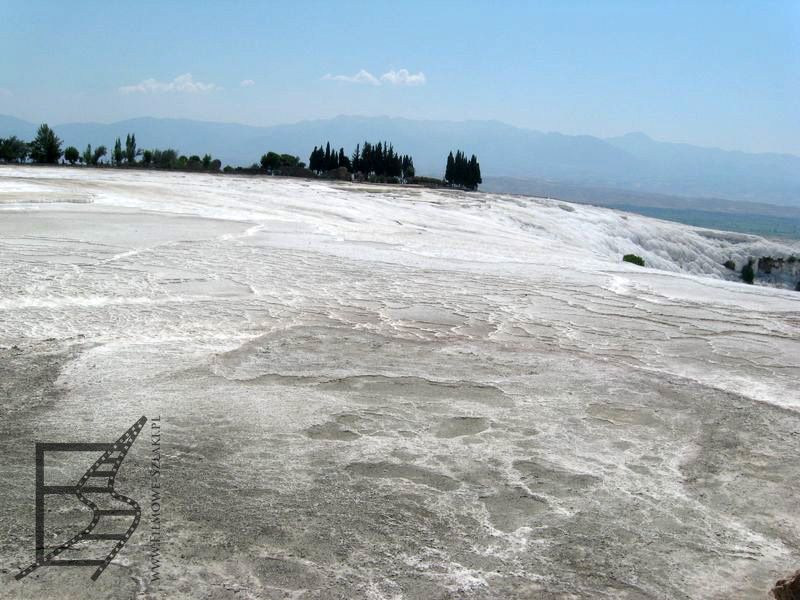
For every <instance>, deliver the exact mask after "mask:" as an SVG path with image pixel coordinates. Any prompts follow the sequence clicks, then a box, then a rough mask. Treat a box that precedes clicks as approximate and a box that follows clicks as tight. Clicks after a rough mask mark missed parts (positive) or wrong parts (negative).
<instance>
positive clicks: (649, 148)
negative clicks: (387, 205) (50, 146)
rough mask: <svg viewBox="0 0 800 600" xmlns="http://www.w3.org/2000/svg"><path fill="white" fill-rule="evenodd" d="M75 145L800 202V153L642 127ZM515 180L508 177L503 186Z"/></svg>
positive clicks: (442, 125) (78, 127)
mask: <svg viewBox="0 0 800 600" xmlns="http://www.w3.org/2000/svg"><path fill="white" fill-rule="evenodd" d="M50 125H51V126H53V127H54V129H55V130H56V133H57V134H58V135H59V136H60V137H61V138H62V139H63V140H64V142H65V143H66V144H69V145H74V146H77V147H78V148H79V149H83V148H84V147H85V146H86V144H88V143H91V144H92V145H93V146H97V145H99V144H105V145H106V146H108V147H111V146H112V145H113V143H114V140H115V138H117V137H122V138H123V139H124V137H125V135H126V134H127V133H129V132H132V133H135V134H136V139H137V142H138V144H139V147H140V148H155V147H159V148H165V147H173V148H177V149H178V150H179V151H180V152H181V153H183V154H187V155H189V154H204V153H206V152H209V153H210V154H212V155H213V156H215V157H217V158H219V159H220V160H222V162H223V164H231V165H249V164H252V163H253V162H258V160H259V158H260V156H261V155H262V154H264V153H265V152H266V151H267V150H275V151H278V152H288V153H291V154H297V155H299V156H300V157H301V158H302V159H303V160H306V161H307V160H308V155H309V153H310V151H311V149H312V148H313V147H314V146H315V145H318V144H320V143H324V142H326V141H327V140H330V141H331V143H332V144H334V145H335V146H336V147H337V148H338V147H339V146H344V148H345V150H346V151H347V152H348V153H350V152H352V150H353V149H354V147H355V145H356V143H358V142H363V141H364V140H365V139H367V140H371V141H376V140H391V141H392V142H393V143H394V146H395V149H396V150H398V151H399V152H401V153H404V154H411V155H412V156H413V157H414V163H415V165H416V167H417V172H418V173H419V174H425V175H433V176H437V177H440V176H441V175H442V172H443V170H444V164H445V158H446V156H447V153H448V151H449V150H451V149H456V148H462V149H464V150H465V151H466V152H468V153H476V154H477V155H478V157H479V159H480V163H481V169H482V172H483V175H484V179H485V180H486V185H485V186H484V188H485V189H488V188H494V189H502V188H504V187H507V185H508V184H507V182H508V181H509V180H510V179H509V178H513V180H514V185H513V187H514V191H516V192H519V193H524V192H525V191H526V185H525V182H526V181H527V180H537V181H538V183H537V184H536V185H534V186H532V187H531V191H535V190H536V189H540V188H541V186H542V182H548V184H549V185H553V184H554V183H555V184H568V185H570V186H584V187H592V188H595V189H597V188H602V189H604V190H615V189H620V190H626V191H628V192H637V193H642V192H652V193H658V194H667V195H677V196H685V197H693V198H695V201H694V206H695V207H696V208H703V206H702V205H703V200H702V198H704V197H705V198H709V197H711V198H725V199H729V200H740V201H742V200H743V201H750V202H757V203H771V204H781V205H785V206H800V157H797V156H792V155H787V154H750V153H745V152H735V151H726V150H720V149H716V148H702V147H698V146H691V145H688V144H675V143H668V142H659V141H656V140H653V139H652V138H650V137H648V136H647V135H645V134H643V133H629V134H627V135H624V136H621V137H614V138H605V139H602V138H598V137H593V136H589V135H577V136H574V135H563V134H560V133H543V132H540V131H534V130H530V129H522V128H519V127H514V126H511V125H508V124H505V123H501V122H499V121H462V122H456V121H422V120H410V119H401V118H390V117H357V116H339V117H335V118H332V119H322V120H312V121H302V122H299V123H292V124H287V125H276V126H271V127H255V126H250V125H241V124H235V123H214V122H205V121H192V120H187V119H156V118H150V117H144V118H137V119H129V120H126V121H119V122H116V123H108V124H105V123H65V124H57V123H56V124H54V123H50ZM36 127H37V124H34V123H29V122H27V121H23V120H20V119H16V118H14V117H9V116H2V115H0V137H3V136H8V135H17V136H19V137H22V138H25V139H30V138H31V137H33V135H34V133H35V130H36ZM504 181H505V182H506V183H503V182H504Z"/></svg>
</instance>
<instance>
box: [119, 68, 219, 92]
mask: <svg viewBox="0 0 800 600" xmlns="http://www.w3.org/2000/svg"><path fill="white" fill-rule="evenodd" d="M220 89H222V88H221V87H219V86H218V85H216V84H213V83H203V82H201V81H195V80H194V79H193V78H192V74H191V73H184V74H183V75H178V76H177V77H176V78H175V79H173V80H172V81H169V82H164V81H158V80H156V79H145V80H144V81H140V82H139V83H137V84H135V85H123V86H122V87H121V88H119V91H120V92H121V93H123V94H151V93H152V94H155V93H162V92H185V93H187V94H202V93H205V92H213V91H215V90H220Z"/></svg>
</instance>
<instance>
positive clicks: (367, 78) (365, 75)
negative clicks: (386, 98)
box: [323, 69, 381, 85]
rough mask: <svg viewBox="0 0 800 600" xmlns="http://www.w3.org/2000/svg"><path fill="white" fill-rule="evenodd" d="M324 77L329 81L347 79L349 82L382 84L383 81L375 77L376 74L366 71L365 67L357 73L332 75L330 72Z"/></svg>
mask: <svg viewBox="0 0 800 600" xmlns="http://www.w3.org/2000/svg"><path fill="white" fill-rule="evenodd" d="M323 79H326V80H328V81H345V82H347V83H368V84H370V85H380V84H381V82H380V81H378V78H377V77H375V75H373V74H372V73H370V72H369V71H365V70H364V69H361V70H360V71H359V72H358V73H356V74H355V75H331V74H330V73H328V74H327V75H325V77H323Z"/></svg>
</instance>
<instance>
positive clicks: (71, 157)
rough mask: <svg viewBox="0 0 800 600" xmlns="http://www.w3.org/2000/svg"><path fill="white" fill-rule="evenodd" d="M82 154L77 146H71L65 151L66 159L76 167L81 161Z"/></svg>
mask: <svg viewBox="0 0 800 600" xmlns="http://www.w3.org/2000/svg"><path fill="white" fill-rule="evenodd" d="M80 157H81V153H80V152H79V151H78V149H77V148H76V147H75V146H69V147H68V148H67V149H66V150H64V159H65V160H66V161H67V162H68V163H69V164H71V165H74V164H75V163H76V162H78V159H80Z"/></svg>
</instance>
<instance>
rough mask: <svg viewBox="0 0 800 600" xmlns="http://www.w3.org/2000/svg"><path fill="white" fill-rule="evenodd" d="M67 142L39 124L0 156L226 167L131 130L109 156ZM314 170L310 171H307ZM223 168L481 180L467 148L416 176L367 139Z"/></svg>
mask: <svg viewBox="0 0 800 600" xmlns="http://www.w3.org/2000/svg"><path fill="white" fill-rule="evenodd" d="M62 144H63V142H62V141H61V139H60V138H59V137H58V136H57V135H56V134H55V132H54V131H53V130H52V129H51V128H50V127H49V126H48V125H47V124H46V123H44V124H42V125H41V126H39V129H38V130H37V132H36V137H35V138H34V139H33V140H32V141H30V142H25V141H24V140H20V139H19V138H17V137H16V136H11V137H9V138H5V139H2V138H0V161H2V162H7V163H22V162H26V161H28V160H29V159H30V160H31V161H33V162H35V163H41V164H57V163H59V162H60V161H61V159H62V157H63V159H64V161H66V162H68V163H69V164H71V165H75V164H85V165H93V166H98V165H105V164H107V163H106V160H105V159H106V157H108V164H111V165H112V166H116V167H135V166H139V167H145V168H157V169H184V170H191V171H211V172H218V171H220V169H221V168H222V163H221V161H220V160H219V159H215V158H213V157H212V156H211V155H210V154H205V155H204V156H202V157H200V156H199V155H196V154H193V155H191V156H185V155H181V154H179V153H178V151H177V150H175V149H173V148H167V149H164V150H161V149H157V148H155V149H152V150H142V149H140V148H139V147H138V146H137V143H136V135H135V134H133V133H129V134H128V135H127V136H126V137H125V142H124V145H123V141H122V139H121V138H117V139H116V140H115V142H114V146H113V148H112V150H111V153H110V155H109V152H108V148H106V147H105V146H103V145H100V146H97V147H96V148H92V145H91V144H88V145H87V146H86V148H85V149H84V150H83V152H80V151H79V150H78V149H77V148H75V147H74V146H68V147H67V148H65V149H64V150H63V151H62V149H61V148H62ZM309 169H310V170H309ZM224 171H225V172H226V173H228V172H246V173H257V172H259V171H267V172H269V173H272V174H282V175H294V176H313V175H314V174H316V175H317V176H321V175H328V176H330V175H329V174H330V173H331V172H335V171H338V173H336V174H335V176H337V177H340V178H341V177H342V175H343V174H346V175H347V178H348V179H349V178H351V177H354V178H356V179H367V180H370V181H378V182H386V183H395V182H404V183H405V182H415V183H421V184H423V185H434V186H436V185H441V184H442V183H444V184H446V185H449V186H451V187H461V188H464V189H468V190H474V189H477V187H478V185H479V184H481V183H482V182H483V180H482V179H481V167H480V163H479V162H478V158H477V157H476V156H475V155H474V154H473V155H472V156H471V158H469V159H467V155H466V153H464V152H463V151H461V150H457V151H456V153H455V155H454V154H453V152H450V154H449V155H448V156H447V163H446V166H445V174H444V181H443V182H442V181H441V180H437V179H435V178H429V177H424V178H421V177H416V172H415V168H414V159H413V158H412V157H411V156H409V155H406V154H402V155H401V154H400V153H398V152H396V151H395V149H394V145H393V144H392V143H390V142H385V141H384V142H378V143H370V142H366V141H365V142H364V143H363V145H362V144H357V145H356V148H355V150H354V151H353V153H352V154H351V155H350V156H348V155H347V154H346V153H345V151H344V148H343V147H341V148H339V150H336V149H335V147H332V146H331V143H330V142H327V143H326V144H325V145H324V146H322V145H321V144H320V146H318V147H317V146H314V149H313V150H312V151H311V156H310V157H309V164H308V169H306V164H305V163H304V162H303V161H301V160H300V158H299V157H298V156H293V155H291V154H279V153H277V152H272V151H270V152H267V153H266V154H264V155H263V156H262V157H261V164H260V165H259V164H253V165H252V166H251V167H250V168H247V169H242V168H240V167H237V168H236V169H233V168H231V167H229V166H226V167H225V169H224Z"/></svg>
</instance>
